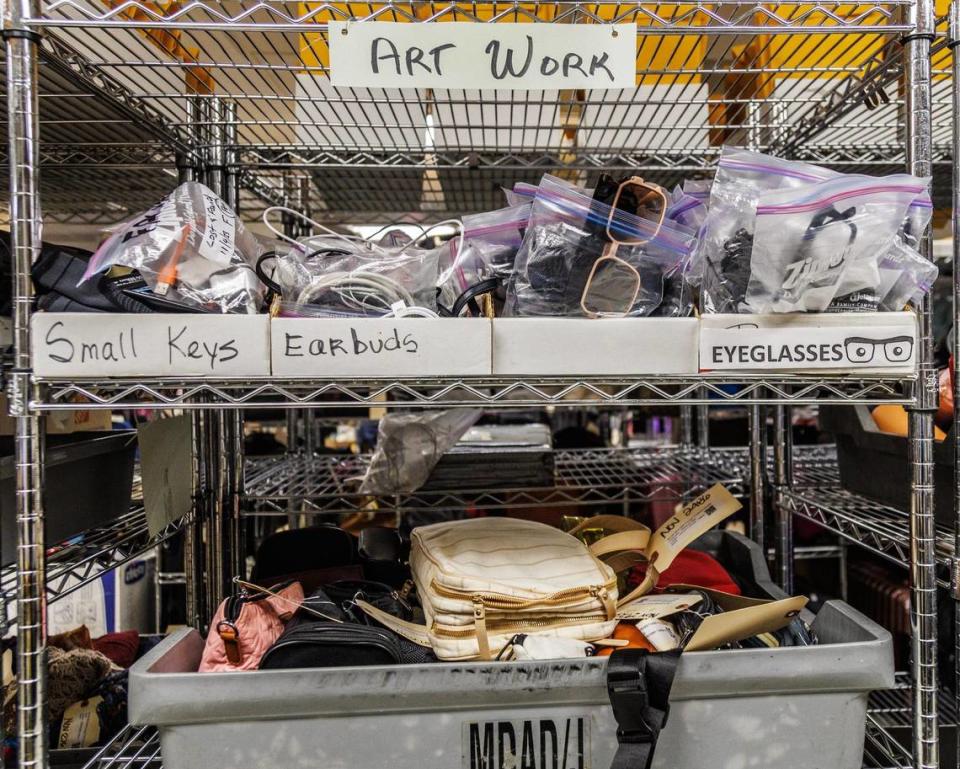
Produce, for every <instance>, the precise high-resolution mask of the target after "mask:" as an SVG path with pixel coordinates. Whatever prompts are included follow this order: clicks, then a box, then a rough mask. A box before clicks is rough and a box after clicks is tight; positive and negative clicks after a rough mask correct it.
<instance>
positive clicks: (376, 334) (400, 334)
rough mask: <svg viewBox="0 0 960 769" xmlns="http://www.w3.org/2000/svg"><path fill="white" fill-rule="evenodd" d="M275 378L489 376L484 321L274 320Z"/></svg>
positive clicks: (272, 333) (489, 364)
mask: <svg viewBox="0 0 960 769" xmlns="http://www.w3.org/2000/svg"><path fill="white" fill-rule="evenodd" d="M271 336H272V343H271V347H272V350H273V373H274V375H275V376H291V377H298V376H321V377H330V376H337V377H345V376H367V377H378V378H379V377H383V378H393V377H416V376H482V375H486V374H490V371H491V363H490V357H491V352H490V322H489V321H487V320H484V319H482V318H442V319H437V320H433V319H428V318H357V319H341V318H275V319H274V320H273V322H272V324H271Z"/></svg>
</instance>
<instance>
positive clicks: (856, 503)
mask: <svg viewBox="0 0 960 769" xmlns="http://www.w3.org/2000/svg"><path fill="white" fill-rule="evenodd" d="M837 480H838V483H839V476H838V477H837ZM821 483H823V481H822V480H821V481H818V484H817V485H814V486H811V487H809V488H807V489H793V490H791V491H785V492H783V494H782V495H781V499H782V504H783V506H784V508H785V509H786V510H788V511H790V512H792V513H794V514H795V515H799V516H802V517H803V518H808V519H809V520H811V521H814V522H815V523H819V524H821V525H823V526H824V527H826V528H827V529H829V530H831V531H833V532H835V533H837V534H839V535H840V536H841V537H843V538H844V539H847V540H849V541H851V542H853V543H855V544H857V545H859V546H860V547H864V548H866V549H867V550H870V551H872V552H874V553H876V554H877V555H880V556H882V557H883V558H886V559H887V560H889V561H893V562H894V563H896V564H898V565H900V566H903V567H908V566H909V564H910V515H909V513H906V512H903V511H902V510H897V509H895V508H892V507H886V506H884V505H881V504H878V503H877V502H872V501H871V500H868V499H865V498H864V497H860V496H858V495H856V494H852V493H850V492H849V491H845V490H844V489H841V488H839V486H836V487H833V488H831V487H829V486H825V485H819V484H821ZM936 553H937V565H938V567H939V568H938V579H937V581H938V583H939V584H940V585H941V586H942V587H947V588H949V587H950V580H949V569H950V563H951V560H952V558H953V533H952V532H951V531H950V529H949V528H948V527H946V526H940V525H937V527H936Z"/></svg>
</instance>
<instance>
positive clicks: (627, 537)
mask: <svg viewBox="0 0 960 769" xmlns="http://www.w3.org/2000/svg"><path fill="white" fill-rule="evenodd" d="M649 542H650V529H648V528H647V527H646V526H644V527H643V530H642V531H641V530H639V529H637V530H634V531H621V532H618V533H616V534H610V535H609V536H606V537H604V538H603V539H600V540H597V541H596V542H594V543H593V544H592V545H590V552H591V553H593V554H594V555H595V556H596V557H597V558H603V557H604V556H606V555H611V554H613V553H619V552H625V551H634V552H639V553H646V551H647V544H648V543H649Z"/></svg>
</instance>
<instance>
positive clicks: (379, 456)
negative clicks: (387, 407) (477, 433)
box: [360, 409, 483, 496]
mask: <svg viewBox="0 0 960 769" xmlns="http://www.w3.org/2000/svg"><path fill="white" fill-rule="evenodd" d="M482 413H483V411H482V410H481V409H450V410H448V411H432V412H420V413H417V414H393V413H390V414H387V415H386V416H384V417H383V418H382V419H381V420H380V426H379V430H378V434H377V436H378V437H377V448H376V451H374V453H373V457H372V458H371V460H370V465H369V466H368V467H367V472H366V475H364V477H363V482H362V483H361V485H360V493H361V494H372V495H379V496H384V495H392V494H412V493H413V492H415V491H416V490H417V489H419V488H420V487H421V486H423V484H425V483H426V482H427V479H428V478H429V477H430V473H432V472H433V468H434V467H436V466H437V462H439V461H440V458H441V457H442V456H443V455H444V454H445V453H446V452H448V451H449V450H450V449H452V448H453V447H454V445H456V443H457V441H459V440H460V437H461V436H462V435H463V434H464V433H465V432H466V431H467V430H469V429H470V428H471V427H472V426H473V425H474V423H475V422H476V421H477V420H478V419H479V418H480V416H481V414H482Z"/></svg>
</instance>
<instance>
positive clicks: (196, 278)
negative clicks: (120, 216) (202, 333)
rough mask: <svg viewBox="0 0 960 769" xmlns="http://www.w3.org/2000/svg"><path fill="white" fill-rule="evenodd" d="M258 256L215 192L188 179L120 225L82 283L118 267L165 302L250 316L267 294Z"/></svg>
mask: <svg viewBox="0 0 960 769" xmlns="http://www.w3.org/2000/svg"><path fill="white" fill-rule="evenodd" d="M259 256H260V246H259V244H258V243H257V241H256V239H255V238H254V237H253V235H251V234H250V233H249V232H248V231H247V229H246V228H245V227H244V226H243V223H242V222H241V221H240V218H239V217H238V216H237V215H236V213H234V211H233V210H231V208H230V207H229V206H228V205H227V204H226V203H225V202H224V201H223V200H222V199H221V198H220V197H219V196H218V195H217V194H216V193H215V192H213V191H212V190H210V189H208V188H207V187H205V186H204V185H202V184H200V183H199V182H187V183H185V184H181V185H180V186H179V187H177V188H176V189H175V190H174V191H173V192H171V193H170V194H169V195H167V197H165V198H164V199H163V200H161V201H160V202H159V203H157V205H155V206H154V207H153V208H151V209H149V210H147V211H145V212H144V213H142V214H140V215H138V216H137V217H136V218H134V219H131V220H129V221H127V222H124V223H123V224H121V225H120V226H119V227H117V228H116V229H115V230H114V232H113V234H111V235H110V237H109V238H108V239H107V240H106V241H105V242H104V243H103V245H101V246H100V248H98V249H97V251H96V253H94V255H93V257H92V258H91V259H90V264H89V266H88V267H87V270H86V272H85V273H84V276H83V281H86V280H89V279H90V278H91V277H92V276H93V275H96V274H98V273H101V272H105V271H106V270H108V269H110V268H111V267H113V266H122V267H130V268H132V269H134V270H136V271H137V272H139V273H140V275H141V276H142V277H143V279H144V280H145V281H146V283H147V285H148V286H149V287H150V289H151V290H152V291H153V293H154V294H155V295H157V296H159V297H163V298H166V299H169V300H171V301H175V302H179V303H180V304H184V305H188V306H193V307H197V308H199V309H201V310H205V311H207V312H211V311H213V312H223V313H247V314H250V315H252V314H255V313H257V312H259V311H260V307H261V305H262V303H263V297H264V293H265V291H264V287H263V285H262V284H261V283H260V281H259V280H258V278H257V276H256V273H255V272H254V267H255V265H256V263H257V258H258V257H259ZM81 282H82V281H81Z"/></svg>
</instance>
